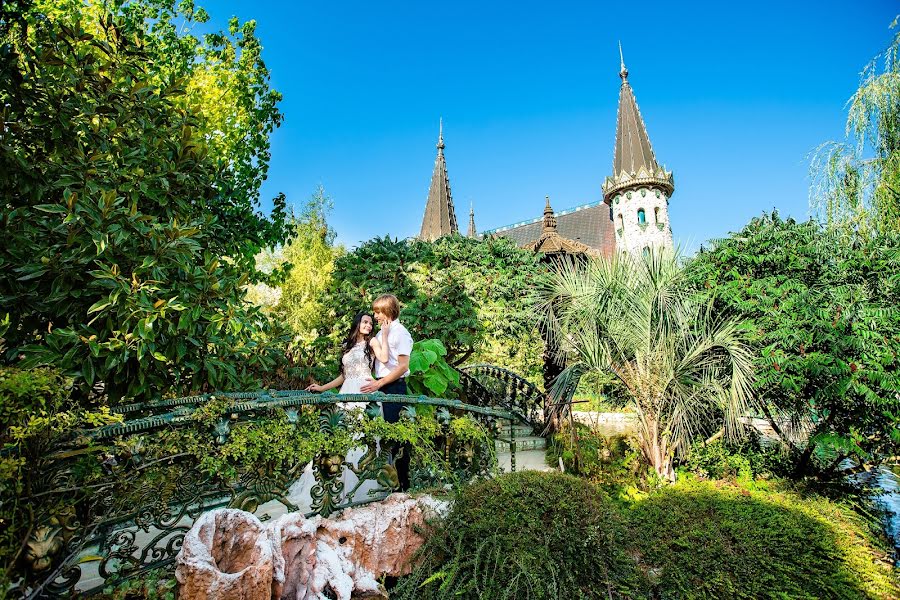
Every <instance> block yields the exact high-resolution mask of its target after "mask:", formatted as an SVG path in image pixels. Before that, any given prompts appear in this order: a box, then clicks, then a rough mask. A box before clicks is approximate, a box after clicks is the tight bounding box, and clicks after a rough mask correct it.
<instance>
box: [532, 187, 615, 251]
mask: <svg viewBox="0 0 900 600" xmlns="http://www.w3.org/2000/svg"><path fill="white" fill-rule="evenodd" d="M556 225H557V222H556V213H555V212H554V211H553V207H552V206H550V196H547V198H546V203H545V204H544V222H543V227H542V229H541V236H540V237H539V238H538V239H536V240H534V241H533V242H529V243H527V244H525V245H524V246H522V247H523V248H525V249H526V250H534V251H535V252H540V253H541V254H544V255H545V256H550V257H553V256H559V255H563V254H567V255H572V256H578V255H584V256H597V255H598V254H599V252H598V251H597V250H595V249H594V248H591V247H590V246H587V245H585V244H582V243H581V242H577V241H575V240H570V239H568V238H564V237H563V236H561V235H559V233H558V232H557V231H556Z"/></svg>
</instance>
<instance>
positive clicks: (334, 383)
mask: <svg viewBox="0 0 900 600" xmlns="http://www.w3.org/2000/svg"><path fill="white" fill-rule="evenodd" d="M343 383H344V375H343V373H342V374H340V375H338V376H337V377H335V378H334V379H332V380H331V381H329V382H328V383H326V384H325V385H316V384H312V385H310V386H308V387H307V388H306V391H307V392H327V391H328V390H331V389H334V388H336V387H338V386H340V385H342V384H343Z"/></svg>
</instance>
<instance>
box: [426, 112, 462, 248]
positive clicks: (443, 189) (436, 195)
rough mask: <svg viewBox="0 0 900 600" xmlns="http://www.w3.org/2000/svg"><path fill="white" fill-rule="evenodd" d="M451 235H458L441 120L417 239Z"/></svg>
mask: <svg viewBox="0 0 900 600" xmlns="http://www.w3.org/2000/svg"><path fill="white" fill-rule="evenodd" d="M453 233H459V227H458V226H457V224H456V210H455V209H454V208H453V196H452V195H451V193H450V177H449V176H448V175H447V161H446V159H445V158H444V119H443V118H441V120H440V125H439V129H438V143H437V158H435V160H434V171H433V172H432V174H431V185H430V186H429V188H428V199H427V201H426V202H425V216H424V217H423V218H422V229H421V231H420V232H419V237H420V238H421V239H423V240H427V241H434V240H436V239H438V238H439V237H442V236H445V235H450V234H453Z"/></svg>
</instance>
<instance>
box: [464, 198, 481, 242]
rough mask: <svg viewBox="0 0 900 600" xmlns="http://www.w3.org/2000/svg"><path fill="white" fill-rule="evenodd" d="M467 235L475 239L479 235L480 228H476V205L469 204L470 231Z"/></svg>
mask: <svg viewBox="0 0 900 600" xmlns="http://www.w3.org/2000/svg"><path fill="white" fill-rule="evenodd" d="M466 237H469V238H472V239H475V238H477V237H478V230H477V229H475V206H474V205H472V204H470V205H469V231H468V232H467V233H466Z"/></svg>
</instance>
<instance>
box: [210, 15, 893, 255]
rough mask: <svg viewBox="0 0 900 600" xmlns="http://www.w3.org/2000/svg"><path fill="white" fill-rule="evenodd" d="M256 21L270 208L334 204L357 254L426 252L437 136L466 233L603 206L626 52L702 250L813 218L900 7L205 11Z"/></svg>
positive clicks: (677, 218)
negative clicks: (812, 192)
mask: <svg viewBox="0 0 900 600" xmlns="http://www.w3.org/2000/svg"><path fill="white" fill-rule="evenodd" d="M198 1H199V3H200V4H201V5H203V6H204V7H206V8H207V9H208V10H209V12H210V14H211V15H212V18H213V25H219V26H221V27H224V26H225V24H226V23H227V20H228V18H229V17H230V16H231V15H237V16H238V17H239V18H241V19H242V20H246V19H251V18H252V19H256V21H257V23H258V29H257V31H258V34H259V36H260V38H261V40H262V42H263V45H264V48H265V50H264V58H265V60H266V62H267V64H268V66H269V68H270V70H271V71H272V84H273V87H274V88H275V89H278V90H279V91H281V92H282V93H283V94H284V102H283V103H282V104H281V109H282V111H283V112H284V114H285V122H284V124H283V125H282V127H281V128H280V129H279V130H277V131H276V133H275V134H274V136H273V139H272V162H271V170H270V173H269V180H268V181H267V182H266V184H265V186H264V188H263V196H264V198H263V202H264V207H266V208H268V207H269V206H270V202H269V200H268V199H269V198H271V197H272V196H274V195H275V194H276V193H278V192H285V193H286V194H287V196H288V199H289V201H290V202H293V203H295V204H301V203H302V202H303V200H304V199H305V198H307V197H308V196H309V195H310V194H311V192H312V191H313V190H314V189H315V188H316V186H317V185H319V184H322V185H324V186H325V189H326V191H327V192H328V194H329V195H331V196H332V197H333V198H334V203H335V210H334V213H333V215H332V218H331V222H332V224H333V226H334V227H335V229H336V230H337V232H338V239H339V241H341V242H343V243H345V244H347V245H349V246H355V245H357V244H358V243H359V242H360V241H362V240H366V239H369V238H371V237H373V236H376V235H384V234H390V235H392V236H397V237H408V236H412V235H416V234H417V233H418V231H419V226H420V224H421V219H422V214H423V212H424V208H425V198H426V195H427V192H428V184H429V181H430V178H431V171H432V168H433V165H434V157H435V152H436V151H435V143H436V141H437V133H438V119H439V118H440V117H441V116H443V118H444V138H445V142H446V145H447V147H446V150H445V152H446V157H447V165H448V171H449V174H450V183H451V187H452V192H453V199H454V202H455V204H456V208H457V215H458V218H459V220H460V224H461V228H465V225H466V223H467V222H468V209H469V204H470V202H471V203H474V206H475V217H476V223H477V225H478V228H479V230H482V229H488V228H494V227H499V226H502V225H506V224H509V223H512V222H515V221H519V220H523V219H528V218H534V217H537V216H539V215H540V213H541V211H542V209H543V203H544V196H545V195H548V194H549V195H550V197H551V200H552V203H553V206H554V207H555V208H556V209H557V210H561V209H564V208H568V207H572V206H576V205H578V204H583V203H587V202H595V201H597V200H600V199H601V192H600V184H601V183H602V181H603V179H604V177H606V176H607V175H609V174H610V171H611V167H612V153H613V141H614V138H615V121H616V105H617V101H618V94H619V84H620V80H619V77H618V69H619V56H618V49H617V42H618V41H619V40H621V42H622V46H623V48H624V52H625V62H626V64H627V66H628V69H629V71H630V77H629V80H630V81H631V84H632V86H633V88H634V90H635V95H636V97H637V100H638V104H639V106H640V108H641V112H642V114H643V116H644V120H645V122H646V124H647V128H648V131H649V134H650V139H651V142H652V144H653V149H654V151H655V153H656V156H657V159H658V160H659V161H660V162H661V163H664V164H665V165H666V166H667V167H668V168H669V169H671V170H672V171H674V173H675V184H676V188H675V194H674V195H673V197H672V200H671V204H670V215H671V221H672V228H673V232H674V235H675V240H676V243H680V244H681V245H683V246H684V247H686V248H687V249H689V250H693V249H695V248H696V247H697V246H699V244H701V243H703V242H704V241H706V240H708V239H711V238H716V237H720V236H723V235H726V234H727V233H728V232H729V231H734V230H736V229H739V228H740V227H741V226H742V225H743V224H745V223H746V222H747V221H748V220H749V219H750V218H752V217H753V216H754V215H758V214H760V213H761V212H762V211H768V210H771V209H772V208H773V207H777V208H778V209H779V210H780V211H781V213H782V214H785V215H792V216H795V217H798V218H801V219H802V218H806V217H807V215H808V212H809V211H808V185H809V181H808V164H809V160H808V155H809V153H810V152H811V151H812V150H813V149H814V148H815V147H816V146H817V145H818V144H820V143H821V142H823V141H825V140H828V139H836V138H840V137H842V136H843V131H844V122H845V110H844V108H845V103H846V101H847V99H848V98H849V97H850V95H851V94H852V93H853V91H854V90H855V89H856V87H857V84H858V81H859V72H860V70H861V69H862V68H863V66H864V65H865V64H866V63H867V62H868V61H869V60H870V59H871V58H872V57H873V56H874V55H875V54H876V53H878V52H880V51H881V50H882V49H883V48H884V47H885V46H887V44H888V42H889V40H890V36H891V34H892V32H891V30H890V29H889V25H890V23H891V21H892V20H893V18H894V16H895V15H896V14H897V13H900V3H898V2H888V1H883V0H859V1H857V2H851V1H847V2H832V1H817V2H785V1H781V2H777V3H776V2H772V3H769V2H765V3H760V2H756V3H726V2H714V3H712V2H711V3H687V2H663V3H657V2H617V3H610V4H607V3H601V2H596V1H594V2H546V1H544V2H531V1H521V2H515V3H514V2H486V1H481V2H469V1H467V0H457V1H454V2H422V1H418V2H381V3H376V2H309V1H300V2H274V1H266V0H258V1H256V2H238V1H234V0H232V1H226V0H216V1H211V2H203V1H202V0H198Z"/></svg>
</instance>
